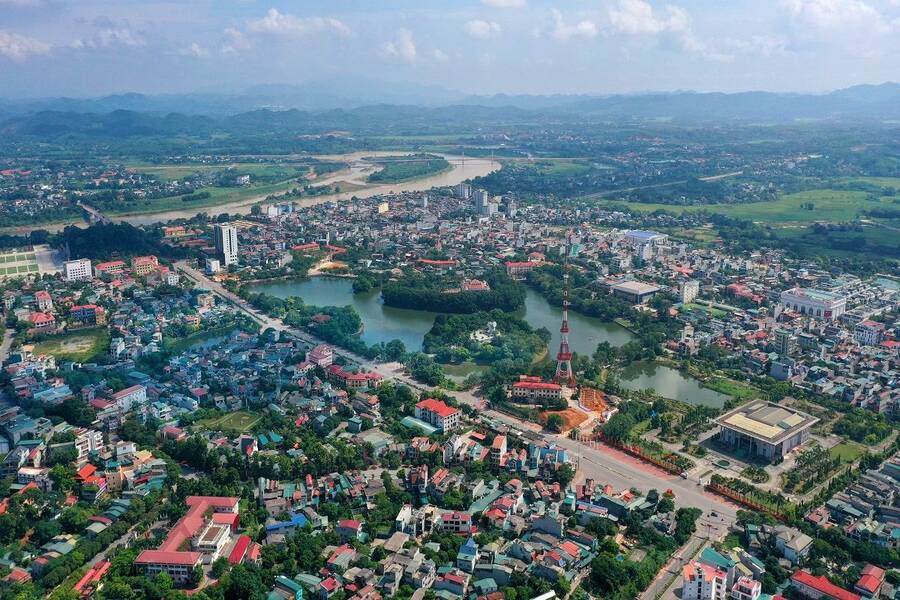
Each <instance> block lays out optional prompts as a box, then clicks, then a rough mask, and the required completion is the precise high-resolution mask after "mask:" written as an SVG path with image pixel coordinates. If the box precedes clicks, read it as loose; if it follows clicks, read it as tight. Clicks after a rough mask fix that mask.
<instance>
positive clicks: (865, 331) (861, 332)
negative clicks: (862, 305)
mask: <svg viewBox="0 0 900 600" xmlns="http://www.w3.org/2000/svg"><path fill="white" fill-rule="evenodd" d="M853 337H855V338H856V341H857V342H859V343H860V344H862V345H863V346H877V345H878V344H880V343H881V340H883V339H884V323H879V322H878V321H868V320H866V321H860V322H859V323H857V324H856V328H855V329H854V330H853Z"/></svg>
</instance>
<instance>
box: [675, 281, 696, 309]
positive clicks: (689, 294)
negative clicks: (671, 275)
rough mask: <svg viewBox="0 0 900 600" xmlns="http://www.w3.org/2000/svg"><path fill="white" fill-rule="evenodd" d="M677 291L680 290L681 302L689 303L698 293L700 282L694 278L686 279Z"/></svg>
mask: <svg viewBox="0 0 900 600" xmlns="http://www.w3.org/2000/svg"><path fill="white" fill-rule="evenodd" d="M679 291H680V292H681V303H682V304H690V303H691V302H693V301H694V300H696V299H697V296H699V295H700V282H699V281H697V280H696V279H688V280H687V281H684V282H682V283H681V286H680V287H679Z"/></svg>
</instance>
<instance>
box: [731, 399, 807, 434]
mask: <svg viewBox="0 0 900 600" xmlns="http://www.w3.org/2000/svg"><path fill="white" fill-rule="evenodd" d="M818 421H819V419H817V418H816V417H813V416H811V415H808V414H806V413H804V412H800V411H799V410H793V409H791V408H785V407H783V406H779V405H778V404H772V403H771V402H750V403H749V404H745V405H743V406H739V407H738V408H735V409H734V410H732V411H729V412H727V413H725V414H724V415H722V416H721V417H719V418H718V419H717V420H716V422H717V423H718V424H719V425H720V426H722V427H728V428H729V429H733V430H736V431H738V432H740V433H744V434H746V435H749V436H751V437H755V438H757V439H760V440H763V441H765V442H767V443H769V444H778V443H779V442H782V441H784V440H785V439H787V438H788V437H790V436H792V435H794V434H795V433H797V432H798V431H801V430H803V429H807V428H809V427H812V426H813V425H814V424H816V423H817V422H818Z"/></svg>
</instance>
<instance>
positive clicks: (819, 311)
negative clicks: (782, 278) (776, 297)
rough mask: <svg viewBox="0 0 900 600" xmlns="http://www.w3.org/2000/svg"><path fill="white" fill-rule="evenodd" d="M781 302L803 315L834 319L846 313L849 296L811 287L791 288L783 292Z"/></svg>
mask: <svg viewBox="0 0 900 600" xmlns="http://www.w3.org/2000/svg"><path fill="white" fill-rule="evenodd" d="M781 303H782V304H783V305H784V306H785V307H786V308H791V309H793V310H794V311H796V312H798V313H800V314H801V315H807V316H810V317H814V318H816V319H825V320H828V321H830V320H833V319H837V318H838V317H840V316H841V315H842V314H844V311H845V310H846V308H847V298H846V297H844V296H840V295H838V294H833V293H831V292H824V291H822V290H814V289H811V288H791V289H789V290H785V291H783V292H781Z"/></svg>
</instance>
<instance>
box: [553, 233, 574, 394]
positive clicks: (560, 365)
mask: <svg viewBox="0 0 900 600" xmlns="http://www.w3.org/2000/svg"><path fill="white" fill-rule="evenodd" d="M571 241H572V240H571V235H567V236H566V256H565V260H564V262H563V305H562V326H561V327H560V328H559V333H560V336H559V352H558V353H557V354H556V376H555V377H554V378H553V379H554V380H555V381H556V383H559V384H560V385H567V386H569V387H572V388H574V387H575V373H573V372H572V352H571V351H570V350H569V253H570V252H571V251H572V244H571Z"/></svg>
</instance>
